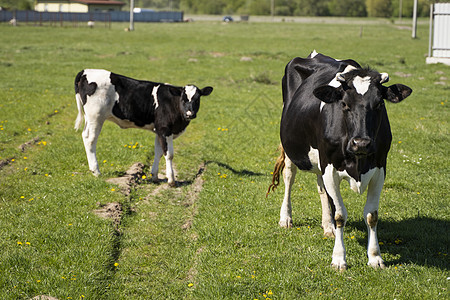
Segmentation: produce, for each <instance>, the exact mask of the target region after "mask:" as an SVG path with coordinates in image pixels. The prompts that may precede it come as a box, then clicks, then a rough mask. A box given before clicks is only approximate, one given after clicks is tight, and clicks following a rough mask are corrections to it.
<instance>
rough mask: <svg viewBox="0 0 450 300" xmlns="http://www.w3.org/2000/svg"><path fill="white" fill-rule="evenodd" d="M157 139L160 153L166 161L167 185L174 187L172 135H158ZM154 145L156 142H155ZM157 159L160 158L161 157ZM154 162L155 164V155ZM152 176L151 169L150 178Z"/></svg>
mask: <svg viewBox="0 0 450 300" xmlns="http://www.w3.org/2000/svg"><path fill="white" fill-rule="evenodd" d="M157 138H158V142H159V144H160V147H161V153H162V155H164V158H165V160H166V177H167V183H168V184H169V186H172V187H173V186H175V176H174V173H173V167H172V159H173V136H172V135H169V136H164V135H159V134H158V136H157ZM155 145H156V142H155ZM155 149H156V148H155ZM155 152H156V151H155ZM158 154H159V153H158ZM159 157H161V155H160V156H159ZM155 162H156V153H155ZM158 163H159V159H158ZM153 166H155V163H154V164H153ZM156 170H157V169H156ZM156 174H158V173H156ZM153 176H154V175H153V168H152V177H153Z"/></svg>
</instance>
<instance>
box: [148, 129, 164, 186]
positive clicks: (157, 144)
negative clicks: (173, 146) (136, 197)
mask: <svg viewBox="0 0 450 300" xmlns="http://www.w3.org/2000/svg"><path fill="white" fill-rule="evenodd" d="M162 156H163V149H162V147H161V143H160V139H159V136H158V135H157V136H156V137H155V158H154V159H153V165H152V171H151V173H152V181H153V182H158V170H159V162H160V160H161V157H162Z"/></svg>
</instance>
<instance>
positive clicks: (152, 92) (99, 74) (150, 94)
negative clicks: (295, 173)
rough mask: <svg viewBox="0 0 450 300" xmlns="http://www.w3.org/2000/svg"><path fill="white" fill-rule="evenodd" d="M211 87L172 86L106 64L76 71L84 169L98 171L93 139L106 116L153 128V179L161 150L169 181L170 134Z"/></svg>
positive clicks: (120, 122)
mask: <svg viewBox="0 0 450 300" xmlns="http://www.w3.org/2000/svg"><path fill="white" fill-rule="evenodd" d="M212 90H213V88H212V87H205V88H203V89H199V88H197V87H196V86H194V85H187V86H185V87H177V86H172V85H169V84H164V83H156V82H150V81H143V80H136V79H132V78H128V77H125V76H122V75H118V74H114V73H112V72H109V71H106V70H94V69H86V70H83V71H81V72H80V73H78V75H77V76H76V78H75V93H76V100H77V106H78V117H77V120H76V122H75V129H79V128H80V127H81V124H82V121H83V114H84V119H85V125H84V130H83V141H84V146H85V149H86V155H87V158H88V162H89V169H90V170H91V171H92V172H93V173H94V175H96V176H98V175H100V170H99V168H98V162H97V157H96V145H97V139H98V136H99V135H100V131H101V130H102V126H103V123H104V122H105V121H106V120H109V121H112V122H114V123H116V124H117V125H119V126H120V127H121V128H141V129H146V130H150V131H153V132H154V133H156V138H155V159H154V162H153V166H152V171H151V173H152V179H153V180H154V181H156V180H157V179H158V168H159V161H160V159H161V156H162V155H164V158H165V159H166V176H167V179H168V183H169V185H174V184H175V178H174V174H173V169H172V159H173V139H175V138H177V137H178V136H180V135H181V134H182V133H183V132H184V130H185V129H186V127H187V126H188V125H189V122H190V121H191V120H192V119H194V118H195V117H196V116H197V112H198V110H199V108H200V97H201V96H207V95H209V94H211V92H212Z"/></svg>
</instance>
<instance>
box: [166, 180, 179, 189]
mask: <svg viewBox="0 0 450 300" xmlns="http://www.w3.org/2000/svg"><path fill="white" fill-rule="evenodd" d="M168 184H169V186H170V187H172V188H173V187H177V182H176V181H172V182H168Z"/></svg>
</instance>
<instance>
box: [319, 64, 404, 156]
mask: <svg viewBox="0 0 450 300" xmlns="http://www.w3.org/2000/svg"><path fill="white" fill-rule="evenodd" d="M336 79H337V81H338V82H340V83H341V86H339V87H337V88H336V87H332V86H329V85H328V86H321V87H318V88H317V89H315V90H314V95H315V96H316V97H317V98H319V99H320V100H322V101H323V102H325V103H328V104H330V106H329V107H327V108H326V109H325V108H324V109H325V111H324V113H325V118H326V124H327V127H331V126H332V127H333V128H326V129H325V139H326V140H329V141H337V140H338V139H339V140H340V141H341V142H344V145H343V146H345V151H346V153H347V154H350V155H353V156H357V157H362V156H367V155H370V154H371V153H373V152H374V151H375V149H376V148H375V141H376V138H377V135H378V130H379V128H380V124H381V120H382V118H383V115H384V114H386V109H385V107H384V99H386V100H388V101H390V102H392V103H398V102H400V101H402V100H403V99H405V98H406V97H408V96H409V95H410V94H411V92H412V90H411V89H410V88H409V87H407V86H405V85H401V84H395V85H391V86H389V87H385V86H383V83H385V82H387V81H388V80H389V76H388V74H386V73H381V74H380V73H378V72H376V71H373V70H369V69H355V70H352V71H350V72H348V73H345V74H341V73H338V74H337V75H336Z"/></svg>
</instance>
